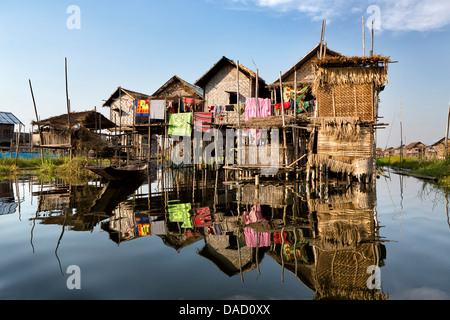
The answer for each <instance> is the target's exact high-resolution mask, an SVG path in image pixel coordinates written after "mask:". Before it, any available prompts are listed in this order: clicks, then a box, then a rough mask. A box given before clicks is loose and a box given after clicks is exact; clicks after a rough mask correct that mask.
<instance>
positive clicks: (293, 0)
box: [231, 0, 450, 31]
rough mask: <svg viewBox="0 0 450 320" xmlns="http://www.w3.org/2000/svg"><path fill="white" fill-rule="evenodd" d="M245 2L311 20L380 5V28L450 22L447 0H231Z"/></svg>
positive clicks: (425, 26)
mask: <svg viewBox="0 0 450 320" xmlns="http://www.w3.org/2000/svg"><path fill="white" fill-rule="evenodd" d="M231 1H232V2H234V3H241V4H243V5H246V6H249V5H251V4H253V5H256V6H258V7H262V8H271V9H273V10H279V11H298V12H300V13H303V14H306V15H307V16H309V17H310V18H311V19H312V20H314V21H316V20H322V19H326V20H327V22H329V21H334V20H339V19H346V18H348V17H349V16H351V15H355V14H359V15H364V16H365V17H370V16H371V13H370V12H369V13H368V12H367V8H368V7H369V6H373V5H375V6H378V7H379V9H380V13H381V15H380V17H381V25H380V26H381V29H382V30H391V31H432V30H438V29H440V28H442V27H445V26H446V25H448V24H450V1H449V0H427V1H424V0H396V1H392V0H372V1H371V0H308V1H305V0H231Z"/></svg>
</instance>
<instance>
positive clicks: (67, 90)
mask: <svg viewBox="0 0 450 320" xmlns="http://www.w3.org/2000/svg"><path fill="white" fill-rule="evenodd" d="M65 77H66V104H67V125H68V126H69V129H70V103H69V86H68V83H67V58H65Z"/></svg>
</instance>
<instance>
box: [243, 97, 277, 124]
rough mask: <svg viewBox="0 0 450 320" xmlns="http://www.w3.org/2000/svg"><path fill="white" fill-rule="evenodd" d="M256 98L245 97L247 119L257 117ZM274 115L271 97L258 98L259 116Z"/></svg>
mask: <svg viewBox="0 0 450 320" xmlns="http://www.w3.org/2000/svg"><path fill="white" fill-rule="evenodd" d="M255 100H256V98H246V99H245V121H248V120H250V119H251V118H255V117H256V113H255V111H256V110H255V104H256V101H255ZM270 115H272V108H271V102H270V99H268V98H267V99H262V98H258V117H259V118H265V117H268V116H270Z"/></svg>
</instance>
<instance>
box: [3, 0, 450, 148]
mask: <svg viewBox="0 0 450 320" xmlns="http://www.w3.org/2000/svg"><path fill="white" fill-rule="evenodd" d="M71 5H75V6H77V7H78V8H79V13H80V14H79V16H74V12H73V11H69V12H67V9H68V8H69V6H71ZM371 6H372V7H371ZM373 6H375V7H373ZM369 7H371V8H375V9H379V11H373V10H370V11H369V12H368V8H369ZM377 14H378V15H377ZM362 16H365V19H366V21H367V20H370V19H372V18H373V17H375V21H377V22H378V21H379V28H377V30H376V31H375V39H374V53H375V54H382V55H385V56H390V57H391V58H392V60H395V61H398V63H395V64H391V65H390V66H389V83H388V84H387V85H386V89H385V90H384V91H383V92H382V93H381V105H380V114H381V116H383V117H384V118H383V119H381V120H380V121H382V122H387V123H390V124H392V129H389V127H387V128H386V129H384V130H380V131H378V145H379V146H380V147H383V148H384V147H385V145H386V144H388V145H389V146H397V145H399V143H400V130H399V99H400V97H401V101H402V120H403V135H404V138H405V141H406V142H407V143H409V142H414V141H422V142H423V143H425V144H430V143H433V142H434V141H436V140H438V139H440V138H442V137H443V136H444V134H445V129H446V124H447V112H448V108H449V102H450V90H449V88H450V77H449V73H450V59H449V57H450V41H449V40H450V1H448V0H422V1H418V0H400V1H388V0H376V1H366V0H362V1H361V0H347V1H343V0H337V1H330V0H311V1H302V0H221V1H219V0H189V1H187V0H168V1H144V0H132V1H118V0H115V1H112V0H110V1H106V0H100V1H98V0H96V1H93V0H90V1H87V0H86V1H85V0H72V1H62V0H53V1H50V0H41V1H10V0H8V1H6V0H5V1H2V2H1V3H0V52H1V59H0V74H1V77H0V110H2V111H10V112H13V113H14V114H15V115H16V116H17V117H19V119H20V120H21V121H22V122H23V123H25V124H26V126H27V129H26V130H27V131H28V130H29V128H30V122H31V121H32V120H34V118H35V117H34V109H33V104H32V100H31V94H30V90H29V86H28V79H31V81H32V84H33V90H34V94H35V98H36V103H37V108H38V112H39V114H40V116H41V118H42V119H43V118H47V117H50V116H54V115H59V114H62V113H64V112H66V102H65V82H64V58H65V57H67V59H68V71H69V96H70V99H71V107H72V110H74V111H84V110H90V109H93V108H94V106H96V107H97V110H99V109H100V111H101V112H102V113H103V114H105V115H108V109H106V108H101V105H102V103H103V102H102V100H105V99H107V98H108V97H109V95H110V94H111V93H112V92H113V91H114V90H115V89H116V88H117V87H118V86H122V87H124V88H128V89H130V90H135V91H139V92H144V93H148V94H152V93H153V92H154V91H155V90H156V89H158V88H159V87H160V86H161V85H162V84H164V83H165V82H166V81H167V80H168V79H170V78H171V77H172V76H173V75H175V74H176V75H178V76H179V77H181V78H183V79H185V80H186V81H189V82H195V81H196V80H197V79H198V78H199V77H200V76H202V75H203V74H204V73H205V72H206V71H207V70H208V69H209V68H210V67H211V66H212V65H213V64H214V63H215V62H217V61H218V60H219V59H220V58H221V57H222V56H226V57H228V58H230V59H233V60H239V61H240V63H241V64H243V65H245V66H247V67H249V68H251V69H255V64H256V66H257V67H258V70H259V74H260V76H261V77H262V78H264V79H265V80H266V82H267V83H271V82H273V81H274V80H276V79H277V77H278V74H279V72H280V71H282V72H284V71H286V70H287V69H289V68H290V67H291V66H292V65H293V64H295V63H296V62H297V61H298V60H299V59H300V58H301V57H303V56H304V55H305V54H306V53H307V52H308V51H309V50H311V49H312V48H313V47H314V46H315V45H316V44H317V43H319V41H320V31H321V24H322V19H326V21H327V24H326V30H325V35H326V38H327V43H328V46H329V47H330V48H331V49H333V50H335V51H338V52H340V53H342V54H344V55H349V56H354V55H361V54H362V25H361V21H362ZM72 18H75V20H73V19H72ZM78 18H79V19H78ZM68 20H69V22H79V24H78V25H77V26H79V29H78V28H75V29H70V28H68V26H67V21H68ZM377 27H378V26H377ZM365 30H366V31H365V33H366V54H368V52H369V47H370V37H369V34H370V30H369V29H368V28H365ZM393 119H394V122H392V120H393ZM390 130H391V133H390V135H389V131H390ZM388 136H389V141H388Z"/></svg>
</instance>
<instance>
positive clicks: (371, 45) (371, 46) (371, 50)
mask: <svg viewBox="0 0 450 320" xmlns="http://www.w3.org/2000/svg"><path fill="white" fill-rule="evenodd" d="M370 42H371V44H370V56H371V57H372V56H373V20H372V37H371V41H370Z"/></svg>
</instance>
